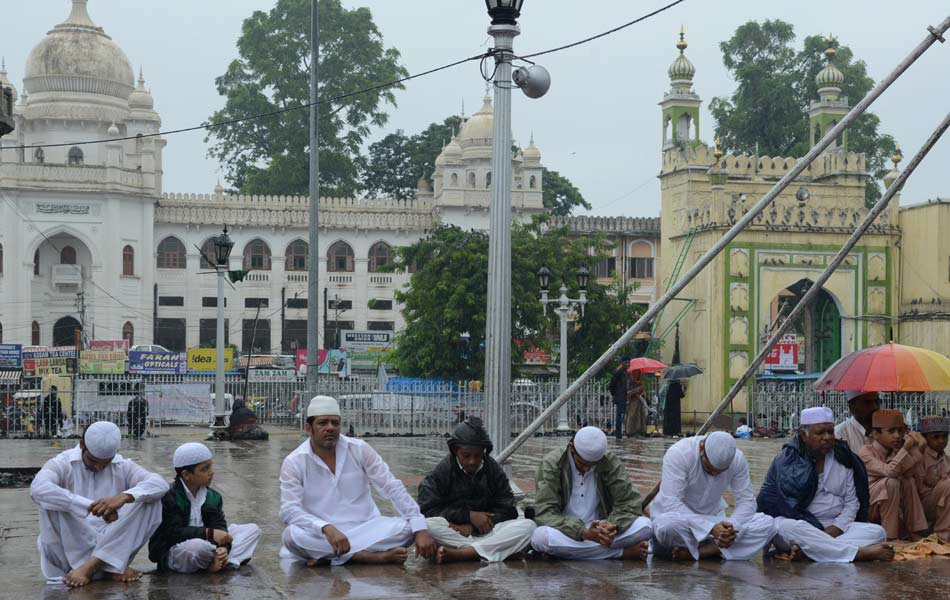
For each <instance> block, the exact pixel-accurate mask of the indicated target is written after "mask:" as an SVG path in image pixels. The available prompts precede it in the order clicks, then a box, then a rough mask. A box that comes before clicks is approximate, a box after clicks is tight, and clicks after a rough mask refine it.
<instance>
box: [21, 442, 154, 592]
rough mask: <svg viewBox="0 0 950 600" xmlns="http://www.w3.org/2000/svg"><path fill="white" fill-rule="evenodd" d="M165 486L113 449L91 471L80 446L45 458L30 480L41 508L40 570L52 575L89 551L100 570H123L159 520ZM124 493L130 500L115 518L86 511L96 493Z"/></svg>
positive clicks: (62, 572) (61, 572)
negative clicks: (101, 464) (112, 454)
mask: <svg viewBox="0 0 950 600" xmlns="http://www.w3.org/2000/svg"><path fill="white" fill-rule="evenodd" d="M167 491H168V484H167V483H165V481H163V480H162V478H161V477H160V476H159V475H157V474H155V473H152V472H150V471H147V470H145V469H143V468H142V467H140V466H139V465H137V464H135V463H134V462H132V461H131V460H128V459H126V458H124V457H123V456H122V455H121V454H116V455H115V457H114V458H113V459H112V462H111V463H110V464H109V465H108V466H106V468H104V469H103V470H102V471H100V472H98V473H95V472H93V471H90V470H89V469H88V468H87V467H86V465H85V463H84V462H83V461H82V450H81V449H80V448H79V445H78V444H77V445H76V447H75V448H72V449H71V450H66V451H65V452H61V453H60V454H58V455H57V456H54V457H53V458H51V459H50V460H48V461H46V464H45V465H43V468H42V469H40V472H39V473H37V475H36V477H35V478H34V479H33V483H32V484H31V485H30V497H31V498H32V499H33V501H34V502H36V504H37V506H39V509H40V511H39V512H40V535H39V538H38V539H37V545H38V547H39V551H40V569H41V570H42V571H43V575H44V576H46V578H47V579H49V580H55V579H57V578H60V577H63V576H64V575H66V574H68V573H69V572H70V571H72V570H73V569H75V568H77V567H79V566H80V565H82V564H83V563H84V562H86V561H87V560H88V559H89V558H90V557H92V556H94V557H96V558H98V559H100V560H102V561H103V562H104V563H105V565H106V566H105V567H104V568H103V570H104V571H106V572H109V573H122V572H124V571H125V569H126V567H127V566H128V564H129V562H131V560H132V558H133V557H134V556H135V553H136V552H138V550H139V548H141V547H142V546H143V545H144V544H145V542H147V541H148V539H149V537H151V535H152V533H154V532H155V530H156V529H157V528H158V525H159V523H161V520H162V507H161V502H160V500H161V499H162V496H164V495H165V492H167ZM119 493H126V494H129V495H130V496H132V497H133V498H134V499H135V501H134V502H133V503H132V504H126V505H125V506H123V507H122V508H121V509H119V519H118V520H117V521H115V522H113V523H106V522H105V521H103V520H102V519H101V518H99V517H95V516H93V515H91V514H89V505H91V504H92V503H93V502H95V501H96V500H98V499H100V498H106V497H108V496H114V495H116V494H119Z"/></svg>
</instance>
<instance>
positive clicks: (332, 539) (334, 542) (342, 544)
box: [322, 525, 350, 556]
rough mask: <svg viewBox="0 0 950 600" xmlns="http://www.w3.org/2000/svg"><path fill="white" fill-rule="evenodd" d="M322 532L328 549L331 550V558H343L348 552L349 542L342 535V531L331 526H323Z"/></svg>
mask: <svg viewBox="0 0 950 600" xmlns="http://www.w3.org/2000/svg"><path fill="white" fill-rule="evenodd" d="M322 531H323V535H324V536H326V538H327V542H329V543H330V547H331V548H333V556H343V555H344V554H346V553H347V552H349V551H350V540H349V539H348V538H347V537H346V536H345V535H343V532H342V531H340V530H339V529H337V528H336V527H334V526H333V525H324V526H323V530H322Z"/></svg>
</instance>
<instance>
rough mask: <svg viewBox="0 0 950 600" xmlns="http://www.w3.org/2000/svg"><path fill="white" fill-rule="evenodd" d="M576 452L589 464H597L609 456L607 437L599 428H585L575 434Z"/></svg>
mask: <svg viewBox="0 0 950 600" xmlns="http://www.w3.org/2000/svg"><path fill="white" fill-rule="evenodd" d="M574 451H575V452H577V453H578V454H580V455H581V458H583V459H584V460H586V461H587V462H592V463H594V462H597V461H599V460H600V459H602V458H603V457H604V455H605V454H607V435H606V434H605V433H604V432H603V431H601V430H600V428H598V427H583V428H581V430H580V431H578V432H577V433H575V434H574Z"/></svg>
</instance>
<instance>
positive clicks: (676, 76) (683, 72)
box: [668, 25, 696, 83]
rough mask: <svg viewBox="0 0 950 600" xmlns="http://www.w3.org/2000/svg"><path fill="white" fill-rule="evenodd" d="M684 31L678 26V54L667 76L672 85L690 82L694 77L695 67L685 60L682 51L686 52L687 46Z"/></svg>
mask: <svg viewBox="0 0 950 600" xmlns="http://www.w3.org/2000/svg"><path fill="white" fill-rule="evenodd" d="M685 37H686V30H685V29H684V28H683V26H682V25H680V41H678V42H677V43H676V47H677V48H678V49H679V51H680V54H679V56H677V57H676V60H674V61H673V64H672V65H670V69H669V71H668V72H669V75H670V81H673V82H674V83H675V82H677V81H685V82H691V81H692V80H693V76H694V75H696V67H694V66H693V63H691V62H690V61H689V59H688V58H686V54H685V53H684V51H685V50H686V48H687V46H688V44H687V43H686V39H685Z"/></svg>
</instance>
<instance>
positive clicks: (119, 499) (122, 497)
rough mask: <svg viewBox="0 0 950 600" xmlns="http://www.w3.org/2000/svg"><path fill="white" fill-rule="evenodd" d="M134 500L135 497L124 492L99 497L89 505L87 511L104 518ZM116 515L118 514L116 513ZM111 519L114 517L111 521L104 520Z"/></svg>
mask: <svg viewBox="0 0 950 600" xmlns="http://www.w3.org/2000/svg"><path fill="white" fill-rule="evenodd" d="M134 501H135V499H134V498H133V497H132V496H130V495H129V494H126V493H121V494H116V495H115V496H109V497H107V498H99V499H98V500H96V501H95V502H93V503H92V504H90V505H89V512H90V513H91V514H92V515H94V516H96V517H101V518H103V519H106V516H107V515H109V514H110V513H116V512H118V510H119V509H120V508H122V507H123V506H125V505H126V504H130V503H131V502H134ZM116 517H118V516H117V515H116ZM112 521H115V519H112V520H111V521H110V520H108V519H107V520H106V522H108V523H111V522H112Z"/></svg>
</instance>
